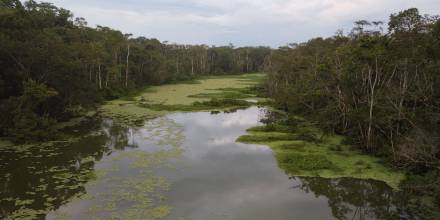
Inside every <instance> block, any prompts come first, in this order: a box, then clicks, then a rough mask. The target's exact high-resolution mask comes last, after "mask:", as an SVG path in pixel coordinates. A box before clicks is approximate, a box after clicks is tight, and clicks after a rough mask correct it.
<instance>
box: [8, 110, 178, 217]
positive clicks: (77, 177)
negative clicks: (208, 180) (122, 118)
mask: <svg viewBox="0 0 440 220" xmlns="http://www.w3.org/2000/svg"><path fill="white" fill-rule="evenodd" d="M103 129H104V132H100V133H99V134H98V133H96V132H95V133H93V132H92V133H93V135H86V136H85V137H81V138H77V139H71V140H69V141H56V142H49V143H44V144H35V145H23V146H21V147H9V146H4V147H3V148H1V149H0V150H1V154H0V159H1V160H0V170H1V171H2V173H4V174H5V175H3V176H1V177H0V181H1V182H2V183H4V184H6V185H7V186H9V188H11V190H10V191H6V192H4V193H5V194H2V197H1V200H0V205H1V207H2V208H3V210H4V211H5V212H3V213H1V214H0V219H40V218H44V216H45V215H46V214H48V213H49V216H50V218H53V219H71V218H78V217H77V216H74V215H75V214H77V213H71V212H70V211H69V208H68V207H70V206H71V205H73V206H74V205H75V204H79V203H87V204H89V203H90V206H89V208H88V210H84V212H83V213H82V214H84V216H82V217H84V218H86V219H160V218H163V217H165V216H167V215H168V214H169V213H170V212H171V211H172V208H171V207H170V206H168V205H166V204H165V202H166V198H165V197H164V196H163V192H165V191H167V190H169V188H170V184H169V182H168V181H167V179H166V178H165V177H162V176H158V175H156V174H155V170H156V169H157V168H159V167H165V168H166V167H170V166H171V165H170V164H171V163H172V162H173V161H176V160H177V159H178V158H179V157H180V156H181V155H182V153H183V150H182V148H181V145H182V143H183V141H184V135H183V128H182V127H181V126H179V125H178V124H176V123H175V122H174V121H172V120H169V119H167V118H157V119H154V120H151V121H149V122H147V123H146V124H145V127H144V128H143V129H144V131H143V132H147V134H146V136H148V137H149V138H150V140H149V141H151V142H152V143H153V144H154V145H156V146H158V147H159V148H162V149H159V150H157V151H154V152H148V151H145V150H142V149H132V148H127V149H125V148H124V147H123V148H118V149H125V150H124V151H120V150H117V149H115V148H113V147H120V146H128V141H129V140H128V139H127V134H129V133H130V132H132V131H130V130H129V129H122V128H119V127H118V126H116V125H114V124H112V123H107V124H106V123H104V127H103ZM114 137H118V138H120V140H118V141H122V143H121V145H113V144H112V143H113V142H114V141H115V139H114ZM103 155H108V156H105V157H104V156H103ZM41 158H45V160H41ZM98 160H100V162H99V163H98V164H97V161H98ZM18 161H20V162H18ZM17 165H19V167H17ZM5 171H10V172H11V173H9V172H5ZM127 171H129V173H130V175H128V176H127ZM15 187H16V188H17V189H19V190H13V188H15Z"/></svg>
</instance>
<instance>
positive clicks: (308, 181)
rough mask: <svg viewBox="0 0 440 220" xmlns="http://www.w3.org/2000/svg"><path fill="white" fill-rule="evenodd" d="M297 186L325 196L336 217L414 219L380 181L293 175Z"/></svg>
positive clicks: (318, 195) (394, 193)
mask: <svg viewBox="0 0 440 220" xmlns="http://www.w3.org/2000/svg"><path fill="white" fill-rule="evenodd" d="M292 179H293V180H294V181H295V182H297V183H299V184H298V185H297V188H299V189H301V190H303V191H305V192H307V193H312V194H314V195H315V196H316V197H318V198H319V197H325V198H327V199H328V205H329V207H330V208H331V210H332V214H333V217H335V218H337V219H359V220H362V219H414V217H412V218H410V216H409V214H408V213H406V212H405V211H404V210H402V209H401V207H402V206H403V204H402V201H401V200H399V199H398V198H399V195H397V193H396V192H393V191H392V190H391V189H390V187H388V186H387V185H386V184H385V183H383V182H378V181H367V180H359V179H352V178H340V179H324V178H307V177H297V178H295V177H293V178H292Z"/></svg>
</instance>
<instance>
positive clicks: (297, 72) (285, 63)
mask: <svg viewBox="0 0 440 220" xmlns="http://www.w3.org/2000/svg"><path fill="white" fill-rule="evenodd" d="M268 60H269V61H270V62H269V63H268V64H267V69H266V71H267V72H268V73H269V80H268V82H267V88H268V91H269V93H270V95H271V97H273V98H274V99H275V100H276V103H277V105H278V106H279V107H280V108H281V109H283V110H286V111H288V112H289V113H291V114H293V115H303V116H305V117H306V118H308V119H309V120H311V121H313V122H315V124H316V125H317V126H320V127H321V128H323V129H325V130H326V131H329V132H332V133H333V132H335V133H337V134H342V135H344V136H346V137H347V141H348V142H349V143H350V144H351V145H353V146H356V147H358V148H359V149H361V150H363V151H364V152H367V153H371V154H376V155H378V156H381V157H385V158H388V160H389V161H390V162H391V164H392V165H394V166H395V167H398V168H401V169H405V170H410V171H413V172H414V173H417V174H425V176H424V177H410V178H409V180H408V181H410V182H411V181H412V182H411V183H410V184H407V185H406V187H408V188H409V189H410V191H412V192H414V193H416V194H424V195H426V194H427V195H434V196H435V199H436V201H435V202H436V203H437V205H440V187H438V186H439V185H440V184H439V183H440V172H439V171H440V138H439V135H440V90H439V85H440V20H439V17H438V16H430V15H421V14H420V13H419V11H418V9H415V8H412V9H408V10H405V11H402V12H399V13H396V14H392V15H391V16H390V20H389V23H388V30H386V29H385V28H384V25H383V23H382V22H380V21H373V22H369V21H365V20H361V21H357V22H355V27H354V28H353V30H352V31H351V32H350V33H349V34H348V35H344V34H343V33H342V32H341V31H338V32H337V33H336V35H335V36H333V37H330V38H326V39H324V38H316V39H312V40H310V41H308V42H306V43H302V44H291V45H289V47H284V48H280V49H279V50H276V51H275V52H274V53H273V54H272V55H271V57H270V59H268ZM437 207H438V206H437ZM437 210H438V208H437Z"/></svg>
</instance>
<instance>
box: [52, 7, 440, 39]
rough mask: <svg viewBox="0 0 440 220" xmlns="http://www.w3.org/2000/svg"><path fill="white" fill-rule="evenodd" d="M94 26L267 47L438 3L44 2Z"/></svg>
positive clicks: (160, 36)
mask: <svg viewBox="0 0 440 220" xmlns="http://www.w3.org/2000/svg"><path fill="white" fill-rule="evenodd" d="M46 2H52V3H54V4H55V5H57V6H60V7H63V8H66V9H69V10H71V11H73V13H74V15H75V16H77V17H84V18H86V19H87V21H88V22H89V25H91V26H95V25H96V24H100V25H103V26H109V27H111V28H114V29H118V30H121V31H123V32H125V33H132V34H134V35H135V36H145V37H148V38H157V39H159V40H161V41H170V42H176V43H185V44H208V45H225V44H229V43H233V44H234V45H237V46H256V45H264V46H272V47H278V46H283V45H286V43H293V42H303V41H306V40H307V39H309V38H312V37H317V36H324V37H325V36H331V35H332V34H334V33H335V32H336V30H338V29H343V30H345V31H346V32H347V31H349V30H350V29H351V26H352V25H351V24H352V22H353V21H356V20H360V19H367V20H382V21H387V20H388V17H389V15H390V14H391V13H394V12H397V11H400V10H402V9H406V8H410V7H417V8H419V9H420V11H421V13H423V14H426V13H427V14H440V0H46Z"/></svg>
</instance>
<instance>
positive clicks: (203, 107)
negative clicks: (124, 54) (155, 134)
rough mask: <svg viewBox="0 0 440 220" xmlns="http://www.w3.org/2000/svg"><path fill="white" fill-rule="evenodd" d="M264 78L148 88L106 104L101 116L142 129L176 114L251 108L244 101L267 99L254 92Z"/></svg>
mask: <svg viewBox="0 0 440 220" xmlns="http://www.w3.org/2000/svg"><path fill="white" fill-rule="evenodd" d="M262 79H264V74H244V75H233V76H216V77H205V78H203V79H200V80H198V81H197V83H190V84H188V83H178V84H170V85H162V86H154V87H148V88H146V89H145V90H144V91H143V92H141V93H140V94H138V95H137V96H131V97H125V98H121V99H118V100H113V101H110V102H107V103H106V104H105V105H103V106H101V108H100V113H101V115H103V116H104V117H109V118H113V119H114V120H115V121H117V122H118V123H120V124H123V125H134V126H141V125H143V122H144V121H145V120H147V119H152V118H157V117H160V116H164V115H165V114H166V113H167V112H173V111H219V110H221V111H225V110H226V111H231V110H233V109H237V108H244V107H248V106H250V103H249V102H247V101H245V100H243V99H248V98H252V99H253V100H256V101H262V102H264V101H265V100H266V99H264V98H258V97H256V95H255V93H256V91H254V90H253V89H252V88H253V87H252V86H255V85H257V84H258V83H260V82H261V81H262Z"/></svg>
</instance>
